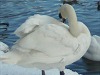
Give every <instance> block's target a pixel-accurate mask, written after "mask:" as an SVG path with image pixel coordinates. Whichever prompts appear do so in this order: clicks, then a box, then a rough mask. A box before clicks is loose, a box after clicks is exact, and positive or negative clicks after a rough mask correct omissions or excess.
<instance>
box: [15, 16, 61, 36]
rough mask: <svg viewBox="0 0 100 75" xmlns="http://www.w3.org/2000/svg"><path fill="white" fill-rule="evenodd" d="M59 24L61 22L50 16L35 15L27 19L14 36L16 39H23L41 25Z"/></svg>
mask: <svg viewBox="0 0 100 75" xmlns="http://www.w3.org/2000/svg"><path fill="white" fill-rule="evenodd" d="M59 23H61V22H59V21H57V20H56V19H54V18H52V17H50V16H47V15H39V14H36V15H34V16H31V17H29V18H28V19H27V20H26V21H25V22H24V23H23V24H22V25H21V26H20V27H18V28H17V29H16V31H15V32H14V34H16V35H17V36H18V37H24V36H26V35H27V34H29V33H31V32H32V31H34V30H35V29H37V28H38V27H39V26H41V25H45V24H59Z"/></svg>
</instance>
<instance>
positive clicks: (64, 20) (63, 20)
mask: <svg viewBox="0 0 100 75" xmlns="http://www.w3.org/2000/svg"><path fill="white" fill-rule="evenodd" d="M59 18H60V19H62V22H63V23H65V22H66V19H64V18H63V17H62V16H61V13H59Z"/></svg>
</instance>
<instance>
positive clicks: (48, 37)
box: [0, 4, 91, 71]
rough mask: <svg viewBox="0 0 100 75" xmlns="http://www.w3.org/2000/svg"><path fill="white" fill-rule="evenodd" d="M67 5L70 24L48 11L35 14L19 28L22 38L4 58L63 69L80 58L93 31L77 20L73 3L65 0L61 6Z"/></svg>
mask: <svg viewBox="0 0 100 75" xmlns="http://www.w3.org/2000/svg"><path fill="white" fill-rule="evenodd" d="M63 8H64V9H65V10H64V12H62V11H61V14H62V13H63V14H65V13H66V14H67V17H68V22H69V24H68V25H69V26H67V25H66V24H64V23H62V22H59V21H57V20H56V19H54V18H52V17H49V16H46V15H34V16H32V17H30V18H29V20H27V21H26V22H25V23H24V24H23V25H22V26H21V27H19V28H18V30H17V31H15V33H16V35H17V36H19V37H21V38H20V40H18V41H17V42H16V44H15V45H14V46H13V47H12V51H10V52H8V53H6V54H4V55H3V56H1V57H0V60H1V61H2V62H5V63H11V64H17V65H21V66H23V67H37V68H40V69H43V70H44V69H51V68H58V69H59V70H61V71H62V70H64V69H65V66H66V65H69V64H71V63H73V62H75V61H77V60H79V59H80V58H81V57H82V56H83V55H84V54H85V52H86V51H87V49H88V48H89V45H90V41H91V36H90V32H89V30H88V28H87V27H86V26H85V25H84V24H83V23H82V22H77V17H76V13H75V10H74V9H73V7H72V6H71V5H69V4H64V5H62V6H61V10H63Z"/></svg>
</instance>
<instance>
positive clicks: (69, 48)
mask: <svg viewBox="0 0 100 75" xmlns="http://www.w3.org/2000/svg"><path fill="white" fill-rule="evenodd" d="M16 45H17V46H20V47H21V49H20V50H26V51H27V50H28V51H31V50H36V51H39V52H43V53H45V54H47V55H51V56H59V55H68V54H72V52H73V51H74V50H75V49H76V48H77V47H78V41H77V39H76V38H73V36H72V35H71V34H70V33H69V31H68V28H67V27H66V28H65V27H63V26H58V25H56V24H48V25H43V26H41V27H39V28H38V29H37V30H35V31H34V32H32V33H30V34H29V35H27V36H26V37H24V38H22V39H20V41H18V42H17V44H16ZM17 48H18V47H17Z"/></svg>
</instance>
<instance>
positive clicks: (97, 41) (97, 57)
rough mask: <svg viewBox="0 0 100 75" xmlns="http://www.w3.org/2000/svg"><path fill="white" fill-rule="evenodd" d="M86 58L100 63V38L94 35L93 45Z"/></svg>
mask: <svg viewBox="0 0 100 75" xmlns="http://www.w3.org/2000/svg"><path fill="white" fill-rule="evenodd" d="M84 57H85V58H87V59H90V60H93V61H100V37H99V36H97V35H93V36H92V37H91V44H90V47H89V49H88V51H87V52H86V54H85V55H84Z"/></svg>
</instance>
